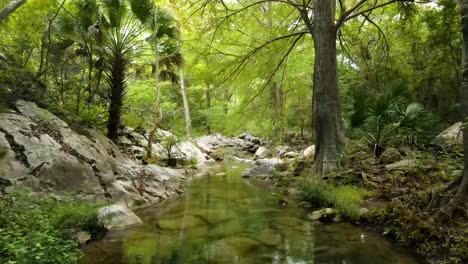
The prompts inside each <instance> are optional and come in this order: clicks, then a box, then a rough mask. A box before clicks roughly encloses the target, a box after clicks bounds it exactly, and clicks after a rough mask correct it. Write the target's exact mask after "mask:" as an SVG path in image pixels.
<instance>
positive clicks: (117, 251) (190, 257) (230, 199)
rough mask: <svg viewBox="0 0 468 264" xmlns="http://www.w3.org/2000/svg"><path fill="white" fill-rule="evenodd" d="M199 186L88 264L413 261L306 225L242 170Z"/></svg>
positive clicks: (95, 247) (344, 227)
mask: <svg viewBox="0 0 468 264" xmlns="http://www.w3.org/2000/svg"><path fill="white" fill-rule="evenodd" d="M224 170H225V175H223V174H219V173H218V175H217V176H211V177H206V178H203V179H200V180H196V181H194V182H193V184H192V186H191V187H190V188H189V191H188V192H187V193H186V195H185V196H183V197H181V198H179V199H178V200H176V201H174V202H168V203H166V204H164V207H162V206H157V207H148V208H145V209H144V210H141V211H139V212H137V213H138V214H139V215H140V216H141V218H142V219H143V222H144V223H145V225H144V226H141V227H137V228H132V229H127V230H119V231H113V232H110V233H109V234H108V235H107V236H106V238H104V239H103V240H101V241H97V242H93V243H91V244H90V245H88V246H87V247H86V248H85V250H84V252H85V256H84V257H83V259H82V261H81V262H82V263H86V264H88V263H89V264H97V263H103V264H106V263H109V264H110V263H112V264H115V263H125V264H140V263H141V264H143V263H144V264H146V263H151V264H154V263H158V264H169V263H171V264H172V263H194V264H196V263H239V264H250V263H256V264H263V263H278V264H279V263H316V264H319V263H320V264H325V263H330V264H338V263H339V264H344V263H346V264H367V263H369V264H370V263H382V264H387V263H388V264H390V263H391V264H399V263H401V264H413V263H417V262H416V260H415V259H414V258H412V257H411V256H409V255H407V254H404V253H402V252H400V251H398V250H397V249H396V248H395V247H394V246H392V245H391V244H390V243H389V242H388V241H387V240H385V239H384V238H382V237H381V236H379V235H377V234H375V233H372V232H369V231H366V230H361V229H360V228H357V227H354V226H351V225H348V224H339V225H322V224H317V225H316V224H314V223H312V222H309V221H304V220H302V219H304V212H303V211H302V210H300V209H298V208H297V207H296V206H295V204H289V206H288V207H287V208H279V207H278V206H277V201H276V199H275V197H274V196H272V195H271V193H270V192H268V191H265V190H262V189H259V188H256V187H254V186H252V185H251V184H246V183H244V182H243V181H242V179H241V177H240V174H241V172H242V170H243V168H242V166H240V167H233V166H226V168H225V169H224Z"/></svg>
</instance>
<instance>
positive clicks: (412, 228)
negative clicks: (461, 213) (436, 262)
mask: <svg viewBox="0 0 468 264" xmlns="http://www.w3.org/2000/svg"><path fill="white" fill-rule="evenodd" d="M370 220H371V221H374V222H376V223H379V224H380V225H382V226H383V227H384V234H388V235H390V236H392V237H394V238H396V239H398V240H399V241H403V242H405V243H406V244H408V245H411V246H413V247H415V248H416V250H417V252H418V253H419V254H421V255H424V256H426V257H429V258H434V257H438V258H440V256H444V259H445V260H444V261H443V262H442V263H444V264H445V263H466V261H468V252H467V251H466V245H467V243H468V237H467V234H468V233H467V232H468V231H467V230H468V229H467V228H466V224H463V223H457V224H455V226H452V227H450V228H448V227H447V226H444V225H440V224H438V223H436V222H435V220H434V219H433V218H432V217H431V215H428V214H427V212H425V211H424V210H420V208H418V207H416V206H415V205H405V204H403V202H401V201H400V200H398V199H393V200H392V201H391V202H390V203H389V204H388V205H387V206H386V207H385V208H382V209H378V210H375V211H373V212H371V217H370ZM460 221H461V220H460Z"/></svg>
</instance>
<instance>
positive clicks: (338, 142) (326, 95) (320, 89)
mask: <svg viewBox="0 0 468 264" xmlns="http://www.w3.org/2000/svg"><path fill="white" fill-rule="evenodd" d="M335 8H336V3H335V1H329V0H315V1H314V15H315V25H314V28H313V32H312V37H313V39H314V44H315V63H314V79H313V80H314V87H313V99H312V100H313V102H312V108H313V120H314V126H315V133H316V135H315V137H316V150H317V152H316V154H315V155H316V156H315V163H314V177H318V178H322V177H323V176H325V175H327V174H328V173H329V172H330V171H331V170H333V169H335V168H339V167H340V163H341V160H342V155H343V150H344V146H345V141H344V133H343V120H342V117H341V106H340V96H339V88H338V70H337V59H336V29H335Z"/></svg>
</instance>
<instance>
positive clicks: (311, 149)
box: [302, 145, 315, 160]
mask: <svg viewBox="0 0 468 264" xmlns="http://www.w3.org/2000/svg"><path fill="white" fill-rule="evenodd" d="M302 157H303V158H304V159H306V160H314V157H315V145H311V146H308V147H307V148H306V149H304V150H303V151H302Z"/></svg>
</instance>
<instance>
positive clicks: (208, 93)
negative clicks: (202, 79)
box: [205, 85, 211, 135]
mask: <svg viewBox="0 0 468 264" xmlns="http://www.w3.org/2000/svg"><path fill="white" fill-rule="evenodd" d="M205 97H206V109H207V110H210V109H211V85H207V87H206V89H205ZM206 132H207V133H208V135H210V134H211V126H210V120H208V119H207V120H206Z"/></svg>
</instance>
